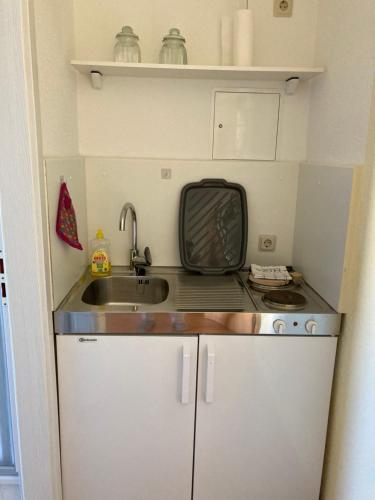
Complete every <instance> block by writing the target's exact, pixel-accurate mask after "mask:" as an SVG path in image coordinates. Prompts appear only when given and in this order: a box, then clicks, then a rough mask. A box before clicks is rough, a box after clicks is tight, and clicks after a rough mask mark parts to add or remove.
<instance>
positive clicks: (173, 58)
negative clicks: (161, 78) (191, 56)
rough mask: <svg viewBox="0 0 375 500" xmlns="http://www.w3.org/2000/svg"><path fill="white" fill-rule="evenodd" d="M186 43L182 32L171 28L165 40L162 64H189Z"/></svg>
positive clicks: (161, 57) (161, 58) (160, 57)
mask: <svg viewBox="0 0 375 500" xmlns="http://www.w3.org/2000/svg"><path fill="white" fill-rule="evenodd" d="M185 42H186V40H185V38H184V37H183V36H182V35H181V33H180V30H179V29H177V28H171V29H170V30H169V33H168V34H167V35H165V37H164V38H163V46H162V48H161V51H160V56H159V62H160V64H187V52H186V48H185Z"/></svg>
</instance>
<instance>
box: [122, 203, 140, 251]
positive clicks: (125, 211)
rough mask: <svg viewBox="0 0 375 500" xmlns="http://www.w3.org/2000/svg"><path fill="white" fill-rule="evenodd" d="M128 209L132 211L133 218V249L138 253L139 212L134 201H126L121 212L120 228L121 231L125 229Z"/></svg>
mask: <svg viewBox="0 0 375 500" xmlns="http://www.w3.org/2000/svg"><path fill="white" fill-rule="evenodd" d="M128 211H130V214H131V218H132V250H134V253H135V255H138V248H137V214H136V212H135V207H134V205H133V204H132V203H125V205H124V206H123V207H122V210H121V214H120V223H119V229H120V231H125V221H126V215H127V213H128Z"/></svg>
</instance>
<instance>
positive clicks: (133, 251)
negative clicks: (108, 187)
mask: <svg viewBox="0 0 375 500" xmlns="http://www.w3.org/2000/svg"><path fill="white" fill-rule="evenodd" d="M128 211H130V214H131V218H132V246H131V248H130V264H129V268H130V270H131V271H133V270H135V271H136V272H137V274H138V270H139V267H144V266H151V264H152V257H151V251H150V249H149V247H146V248H145V251H144V256H143V257H142V256H140V255H139V252H138V247H137V235H138V230H137V214H136V212H135V207H134V205H133V204H132V203H125V205H124V206H123V207H122V210H121V214H120V224H119V229H120V231H125V229H126V228H125V221H126V215H127V213H128Z"/></svg>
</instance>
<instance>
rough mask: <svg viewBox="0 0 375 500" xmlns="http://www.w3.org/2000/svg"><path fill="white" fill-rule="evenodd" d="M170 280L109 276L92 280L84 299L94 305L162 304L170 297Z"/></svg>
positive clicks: (83, 296)
mask: <svg viewBox="0 0 375 500" xmlns="http://www.w3.org/2000/svg"><path fill="white" fill-rule="evenodd" d="M168 292H169V286H168V281H166V280H165V279H163V278H157V277H146V276H109V277H107V278H99V279H96V280H94V281H92V282H91V283H90V284H89V285H88V287H87V288H86V290H85V291H84V292H83V295H82V301H83V302H85V304H90V305H93V306H106V305H107V306H110V305H129V304H160V303H161V302H164V300H166V298H167V297H168Z"/></svg>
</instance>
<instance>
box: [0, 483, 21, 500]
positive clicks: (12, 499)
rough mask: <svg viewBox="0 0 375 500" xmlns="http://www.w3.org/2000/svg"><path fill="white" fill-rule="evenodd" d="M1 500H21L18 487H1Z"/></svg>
mask: <svg viewBox="0 0 375 500" xmlns="http://www.w3.org/2000/svg"><path fill="white" fill-rule="evenodd" d="M0 500H21V494H20V491H19V489H18V486H15V485H6V486H1V485H0Z"/></svg>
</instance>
